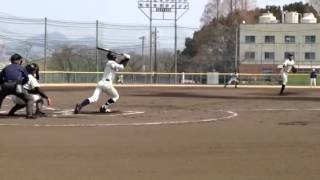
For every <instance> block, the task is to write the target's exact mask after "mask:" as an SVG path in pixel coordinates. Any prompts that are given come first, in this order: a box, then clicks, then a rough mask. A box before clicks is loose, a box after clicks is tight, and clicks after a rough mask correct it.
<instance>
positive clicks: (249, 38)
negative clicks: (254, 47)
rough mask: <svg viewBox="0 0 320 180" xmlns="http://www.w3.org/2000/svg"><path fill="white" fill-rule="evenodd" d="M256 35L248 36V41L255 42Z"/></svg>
mask: <svg viewBox="0 0 320 180" xmlns="http://www.w3.org/2000/svg"><path fill="white" fill-rule="evenodd" d="M255 42H256V37H255V36H246V43H255Z"/></svg>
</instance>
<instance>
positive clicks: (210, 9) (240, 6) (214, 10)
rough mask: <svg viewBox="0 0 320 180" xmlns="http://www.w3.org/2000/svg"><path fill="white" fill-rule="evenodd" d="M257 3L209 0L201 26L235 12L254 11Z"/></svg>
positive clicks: (239, 0)
mask: <svg viewBox="0 0 320 180" xmlns="http://www.w3.org/2000/svg"><path fill="white" fill-rule="evenodd" d="M255 3H256V0H209V1H208V3H207V4H206V6H205V8H204V11H203V13H202V17H201V19H200V21H201V25H206V24H208V23H210V22H211V21H212V19H214V18H219V17H221V16H227V15H228V14H230V13H233V12H234V11H235V10H240V11H248V10H252V9H254V8H255Z"/></svg>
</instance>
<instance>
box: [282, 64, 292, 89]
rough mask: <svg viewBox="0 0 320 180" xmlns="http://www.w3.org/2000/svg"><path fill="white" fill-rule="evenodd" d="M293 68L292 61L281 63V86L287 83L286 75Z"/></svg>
mask: <svg viewBox="0 0 320 180" xmlns="http://www.w3.org/2000/svg"><path fill="white" fill-rule="evenodd" d="M293 66H294V60H293V59H292V60H289V59H286V60H285V61H284V63H283V66H282V69H281V77H282V84H283V85H287V83H288V73H289V72H290V71H291V69H292V67H293Z"/></svg>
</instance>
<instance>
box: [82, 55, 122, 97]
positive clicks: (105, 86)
mask: <svg viewBox="0 0 320 180" xmlns="http://www.w3.org/2000/svg"><path fill="white" fill-rule="evenodd" d="M122 69H124V66H123V65H122V64H118V63H117V62H116V61H110V60H109V61H108V62H107V63H106V66H105V68H104V73H103V76H102V79H101V80H100V81H99V82H98V84H97V86H96V89H95V90H94V92H93V95H92V96H91V97H90V98H88V99H89V101H90V103H93V102H96V101H98V100H99V96H100V94H101V92H105V93H106V94H107V95H108V96H109V97H110V98H112V100H113V101H114V102H116V101H117V100H118V99H119V93H118V91H117V90H116V89H115V88H114V87H113V83H112V81H113V80H114V78H115V73H116V72H117V71H120V70H122Z"/></svg>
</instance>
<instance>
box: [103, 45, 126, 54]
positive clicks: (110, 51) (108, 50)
mask: <svg viewBox="0 0 320 180" xmlns="http://www.w3.org/2000/svg"><path fill="white" fill-rule="evenodd" d="M97 49H98V50H100V51H105V52H108V53H112V54H116V55H123V54H122V53H117V52H114V51H112V50H110V49H105V48H101V47H97Z"/></svg>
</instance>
